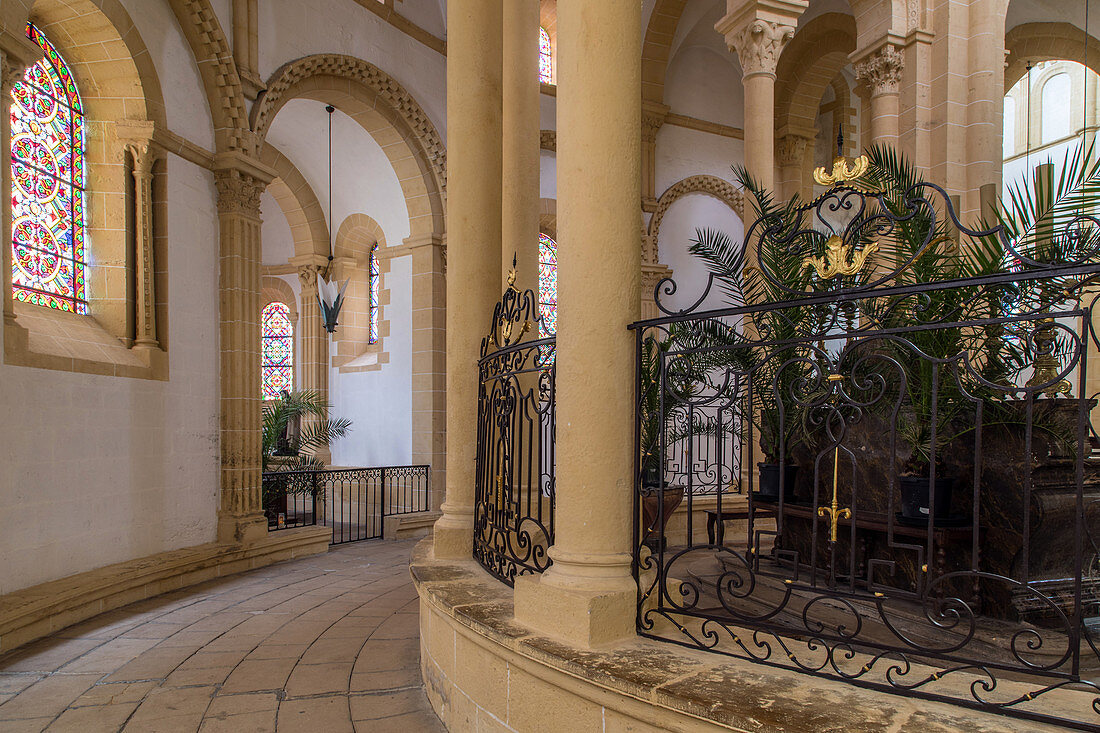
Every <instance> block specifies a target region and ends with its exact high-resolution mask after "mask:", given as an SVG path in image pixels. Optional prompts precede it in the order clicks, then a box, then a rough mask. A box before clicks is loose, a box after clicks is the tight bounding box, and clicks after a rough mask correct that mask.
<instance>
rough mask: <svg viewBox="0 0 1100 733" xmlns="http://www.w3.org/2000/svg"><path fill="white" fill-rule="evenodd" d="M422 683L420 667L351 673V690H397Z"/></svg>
mask: <svg viewBox="0 0 1100 733" xmlns="http://www.w3.org/2000/svg"><path fill="white" fill-rule="evenodd" d="M419 684H421V677H420V668H419V667H407V668H405V669H391V670H388V671H386V672H363V673H360V674H355V673H354V672H352V675H351V688H350V689H351V692H353V693H355V692H369V691H373V690H396V689H398V688H401V687H415V686H416V685H419Z"/></svg>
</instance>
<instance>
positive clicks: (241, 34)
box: [233, 0, 264, 99]
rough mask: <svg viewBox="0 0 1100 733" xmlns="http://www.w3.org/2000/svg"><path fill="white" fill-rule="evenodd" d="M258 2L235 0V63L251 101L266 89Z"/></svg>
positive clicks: (245, 91)
mask: <svg viewBox="0 0 1100 733" xmlns="http://www.w3.org/2000/svg"><path fill="white" fill-rule="evenodd" d="M258 25H259V24H258V22H257V0H233V61H234V62H236V64H237V74H238V75H239V76H240V77H241V87H242V88H243V89H244V93H245V94H246V95H247V96H248V98H249V99H255V98H256V96H257V95H258V94H259V92H260V90H262V89H263V88H264V82H263V79H261V78H260V74H259V72H258V71H257V69H258V68H259V66H260V64H259V48H260V39H259V28H258Z"/></svg>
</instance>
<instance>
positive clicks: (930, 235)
mask: <svg viewBox="0 0 1100 733" xmlns="http://www.w3.org/2000/svg"><path fill="white" fill-rule="evenodd" d="M872 158H873V159H874V162H873V163H869V162H868V161H867V160H866V159H863V160H860V161H858V162H857V163H856V165H855V166H850V165H848V166H846V165H844V162H843V161H841V167H840V168H838V169H835V170H834V174H837V175H835V177H833V176H831V175H830V174H828V173H825V172H824V171H823V170H822V169H819V171H818V172H817V174H818V175H819V176H821V180H820V181H819V182H821V183H823V184H829V185H831V186H832V187H831V188H829V189H828V190H827V191H826V192H825V193H824V194H822V195H821V196H819V197H818V198H816V199H815V200H814V201H812V202H810V203H808V204H799V203H798V202H794V203H792V204H788V205H779V204H774V203H772V202H771V201H770V200H769V199H768V198H767V196H766V194H765V193H764V192H761V191H758V190H757V191H755V192H754V193H756V194H758V195H757V197H756V198H757V199H758V201H759V202H760V204H759V208H758V214H759V218H758V219H757V221H755V222H754V223H753V224H752V225H751V226H750V227H749V228H748V229H747V232H746V236H745V238H744V240H743V241H742V242H740V243H736V242H733V241H732V240H729V239H728V238H723V237H722V236H721V235H717V234H715V233H713V232H700V233H699V234H698V236H697V239H696V242H695V244H694V246H693V250H694V252H695V254H697V255H699V256H701V257H703V258H704V259H705V260H706V261H707V262H708V265H709V266H710V269H711V272H712V274H711V277H710V281H709V283H708V286H707V292H706V293H704V294H703V295H702V296H701V297H700V298H699V299H698V301H696V303H695V304H694V305H693V306H689V307H688V308H686V309H684V310H675V309H673V308H671V307H670V306H669V305H668V304H667V303H666V302H665V301H666V300H667V299H668V296H669V295H671V294H673V293H675V285H674V284H672V283H670V282H669V281H665V282H662V283H661V284H659V285H658V287H657V289H656V291H655V293H654V297H655V299H656V301H657V304H658V307H659V308H660V310H661V311H662V312H663V313H664V316H663V317H661V318H657V319H653V320H650V321H645V322H640V323H637V324H634V325H633V326H632V328H634V330H635V332H636V334H637V344H638V347H637V362H638V387H637V398H638V403H637V404H638V408H637V410H638V412H637V414H638V428H637V435H638V452H637V455H638V456H639V466H638V477H639V478H638V484H637V491H636V497H637V504H636V517H635V539H636V542H635V546H636V556H635V568H636V574H637V577H638V580H639V588H640V590H639V597H638V630H639V633H640V634H642V635H644V636H649V637H653V638H659V639H664V640H668V641H674V642H677V643H680V644H684V645H687V646H692V647H698V648H703V649H707V650H710V651H713V652H717V653H721V654H727V655H730V656H734V657H739V658H743V659H747V660H751V661H753V662H760V663H765V664H769V665H774V666H778V667H784V668H788V669H791V670H794V671H798V672H805V673H810V674H815V675H821V676H825V677H832V678H836V679H841V680H845V681H847V682H850V683H852V684H855V685H860V686H865V687H870V688H877V689H881V690H886V691H890V692H895V693H901V694H906V695H912V696H917V697H923V698H928V699H934V700H941V701H948V702H953V703H956V704H960V705H965V706H970V707H975V708H980V709H985V710H990V711H995V712H1003V713H1009V714H1012V715H1016V716H1019V717H1024V718H1029V719H1034V720H1044V721H1048V722H1059V723H1062V724H1068V725H1072V726H1076V727H1081V728H1087V729H1092V730H1100V694H1098V692H1100V687H1098V685H1097V683H1098V682H1100V652H1098V644H1100V572H1098V568H1100V556H1098V547H1097V542H1096V541H1097V540H1098V539H1100V521H1098V520H1100V512H1098V511H1097V510H1098V509H1100V462H1098V461H1097V460H1096V459H1094V458H1092V457H1091V455H1090V425H1089V418H1090V414H1091V413H1092V411H1093V409H1094V407H1095V406H1096V400H1094V399H1091V398H1090V395H1092V394H1093V393H1095V392H1096V391H1097V386H1098V384H1100V370H1098V369H1097V367H1098V366H1100V364H1095V363H1093V364H1090V359H1092V360H1095V358H1096V354H1095V349H1096V334H1095V333H1094V331H1093V326H1092V312H1093V305H1094V302H1095V296H1094V295H1093V293H1095V289H1094V288H1092V287H1091V283H1092V281H1093V280H1094V279H1096V278H1097V277H1098V274H1097V273H1100V266H1098V265H1097V262H1098V254H1100V236H1098V235H1097V223H1098V221H1097V219H1096V218H1095V217H1093V216H1092V214H1091V212H1088V213H1080V211H1074V210H1072V207H1070V206H1069V203H1072V202H1073V199H1070V198H1066V199H1065V201H1062V200H1060V199H1058V196H1060V195H1061V194H1062V193H1064V192H1063V191H1062V189H1061V188H1060V187H1059V186H1060V185H1061V184H1058V183H1056V182H1049V183H1048V185H1049V186H1050V189H1049V190H1047V191H1046V192H1045V193H1044V192H1043V191H1042V190H1040V191H1039V192H1038V193H1037V194H1036V195H1037V196H1044V195H1046V196H1048V197H1049V198H1051V199H1053V200H1054V203H1053V204H1052V205H1051V206H1050V207H1047V208H1045V209H1044V207H1043V206H1037V207H1036V210H1037V211H1039V212H1040V218H1039V219H1038V221H1037V222H1032V223H1031V225H1028V224H1027V223H1026V222H1023V223H1021V222H1012V221H1007V220H1006V221H1004V222H1003V223H1002V224H1001V225H999V226H997V227H995V228H992V229H990V230H988V231H975V230H970V229H967V228H966V227H964V226H963V225H962V224H961V223H960V222H959V220H958V217H957V215H956V213H955V211H954V210H953V208H952V206H951V202H950V200H949V198H948V197H947V196H946V194H945V193H944V191H943V190H942V189H939V188H938V187H936V186H934V185H931V184H927V183H923V182H921V181H920V180H919V179H918V178H916V175H915V173H913V172H912V171H911V170H907V169H902V168H900V167H896V166H895V167H891V165H892V164H896V161H892V160H890V159H889V158H887V157H886V156H885V154H884V152H883V151H873V152H872ZM1071 164H1072V163H1071V161H1067V165H1071ZM1080 165H1083V164H1080ZM1074 173H1075V174H1077V175H1079V176H1080V177H1081V179H1082V180H1084V181H1085V185H1088V186H1096V185H1098V184H1100V171H1098V170H1097V168H1096V166H1095V164H1090V165H1089V167H1084V168H1082V169H1081V170H1075V171H1074ZM750 183H751V182H750ZM1071 194H1072V191H1071V192H1070V194H1067V196H1070V195H1071ZM1067 202H1068V203H1067ZM1044 212H1045V213H1044ZM1021 228H1022V229H1021ZM719 288H721V289H722V291H724V292H725V293H726V294H727V296H729V297H730V298H731V299H732V303H731V307H728V308H725V309H721V310H708V311H702V310H698V308H699V305H700V304H701V303H703V302H704V300H705V299H706V298H707V297H708V296H709V295H710V294H711V293H712V292H717V290H718V289H719ZM674 514H678V515H679V516H681V517H683V520H684V522H685V523H686V529H684V528H682V527H681V525H680V524H675V525H670V524H669V523H668V520H669V518H670V517H671V516H673V515H674ZM704 518H705V522H706V524H707V525H708V526H707V527H706V529H707V530H708V531H707V532H704V527H703V524H704ZM731 521H736V522H738V523H739V524H738V525H736V526H734V525H730V527H731V529H725V528H726V525H727V523H729V522H731ZM723 530H724V531H723Z"/></svg>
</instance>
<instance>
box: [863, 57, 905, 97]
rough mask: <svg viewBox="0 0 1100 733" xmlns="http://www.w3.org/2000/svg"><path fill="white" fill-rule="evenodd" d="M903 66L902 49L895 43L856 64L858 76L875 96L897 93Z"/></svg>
mask: <svg viewBox="0 0 1100 733" xmlns="http://www.w3.org/2000/svg"><path fill="white" fill-rule="evenodd" d="M902 66H903V58H902V54H901V51H899V50H898V49H897V48H896V47H895V46H893V45H886V46H883V47H882V48H880V49H879V50H878V51H875V52H874V53H873V54H871V55H870V56H868V57H867V58H866V59H864V60H863V61H861V62H860V63H858V64H856V67H855V71H856V78H857V79H859V80H860V81H862V82H863V83H864V84H866V85H867V87H868V88H869V89H870V90H871V96H873V97H877V96H879V95H880V94H897V93H898V83H899V82H900V81H901V69H902Z"/></svg>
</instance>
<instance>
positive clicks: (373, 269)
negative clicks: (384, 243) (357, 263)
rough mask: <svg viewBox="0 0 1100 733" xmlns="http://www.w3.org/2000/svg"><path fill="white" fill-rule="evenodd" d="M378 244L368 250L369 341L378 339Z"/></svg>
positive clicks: (372, 341) (374, 341)
mask: <svg viewBox="0 0 1100 733" xmlns="http://www.w3.org/2000/svg"><path fill="white" fill-rule="evenodd" d="M378 279H379V277H378V245H375V246H374V247H372V248H371V251H370V341H369V343H372V344H373V343H377V341H378Z"/></svg>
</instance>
